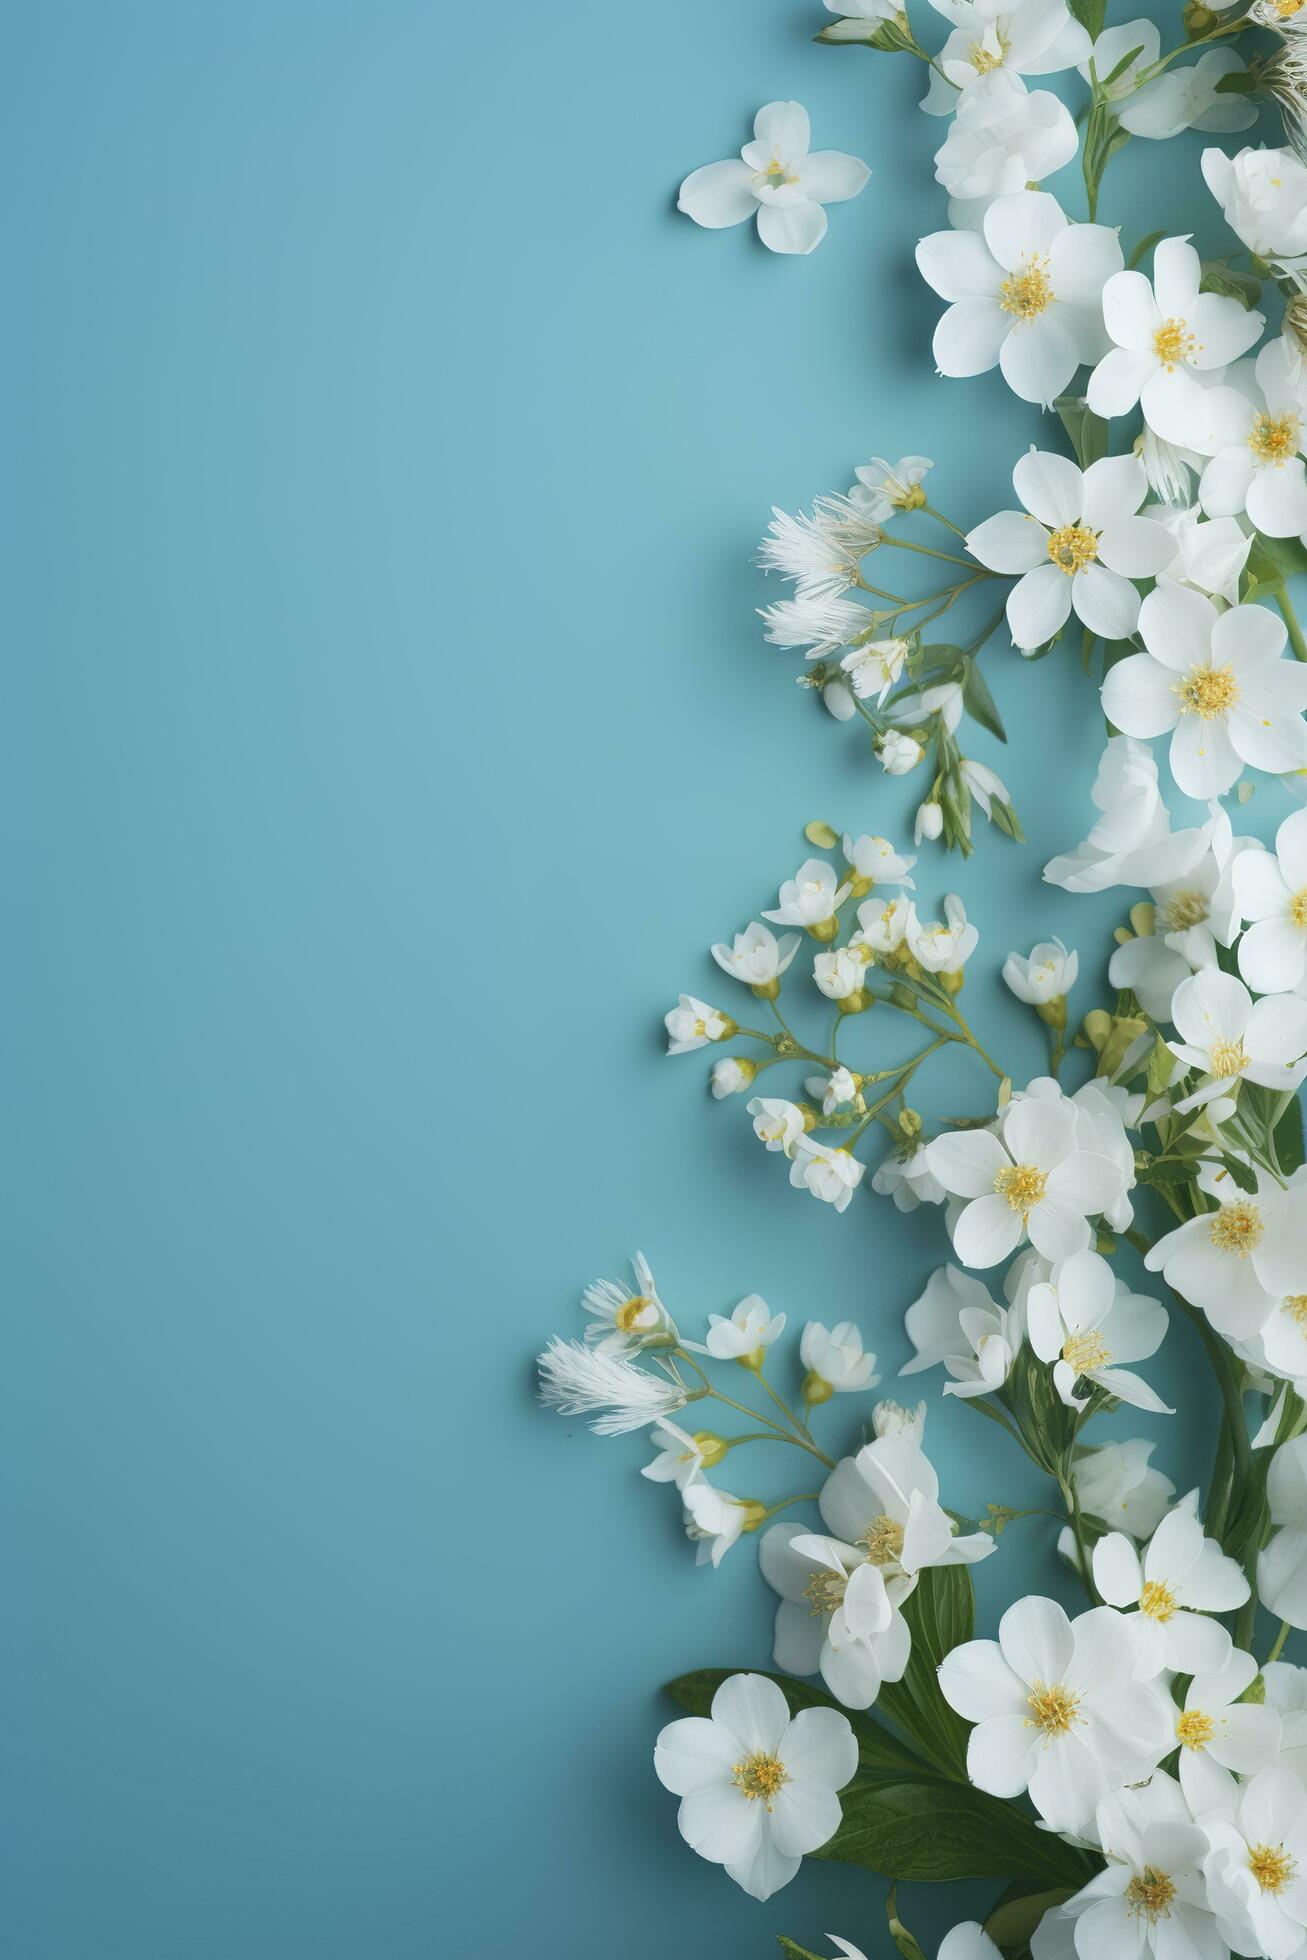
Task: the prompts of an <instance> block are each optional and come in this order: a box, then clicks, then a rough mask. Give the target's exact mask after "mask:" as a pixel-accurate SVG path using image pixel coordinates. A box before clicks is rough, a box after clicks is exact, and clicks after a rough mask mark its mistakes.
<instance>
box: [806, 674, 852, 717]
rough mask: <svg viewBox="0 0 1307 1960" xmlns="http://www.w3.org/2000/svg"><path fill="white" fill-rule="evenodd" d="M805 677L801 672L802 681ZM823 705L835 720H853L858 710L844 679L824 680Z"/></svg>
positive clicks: (822, 690)
mask: <svg viewBox="0 0 1307 1960" xmlns="http://www.w3.org/2000/svg"><path fill="white" fill-rule="evenodd" d="M805 678H806V677H805V676H804V675H802V674H800V676H799V680H800V682H802V681H803V680H804V679H805ZM821 705H822V707H823V708H824V709H825V710H826V712H827V714H828V715H830V716H831V717H832V718H833V719H834V720H835V721H852V720H853V717H854V715H856V714H857V712H858V708H857V703H856V702H855V701H854V699H853V696H852V694H851V693H850V691H849V689H848V688H847V687H846V686H845V685H844V682H843V681H823V683H822V689H821Z"/></svg>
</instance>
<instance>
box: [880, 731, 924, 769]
mask: <svg viewBox="0 0 1307 1960" xmlns="http://www.w3.org/2000/svg"><path fill="white" fill-rule="evenodd" d="M925 753H926V751H925V750H924V749H923V748H922V746H921V743H920V742H919V741H918V740H917V739H916V737H915V736H914V735H906V734H904V732H903V730H902V729H901V728H889V729H887V730H886V731H885V733H884V735H882V737H881V739H880V741H879V742H878V743H877V745H876V760H877V762H879V764H880V766H881V768H882V769H883V770H884V771H885V774H886V775H887V776H906V775H907V773H908V771H909V770H910V769H915V768H916V766H917V764H918V763H919V762H920V761H921V758H922V756H923V755H925Z"/></svg>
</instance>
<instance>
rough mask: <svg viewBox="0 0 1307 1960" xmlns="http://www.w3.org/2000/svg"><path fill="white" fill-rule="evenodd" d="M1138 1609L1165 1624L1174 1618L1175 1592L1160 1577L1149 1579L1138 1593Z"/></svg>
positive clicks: (1151, 1618)
mask: <svg viewBox="0 0 1307 1960" xmlns="http://www.w3.org/2000/svg"><path fill="white" fill-rule="evenodd" d="M1139 1611H1140V1612H1141V1613H1145V1614H1147V1616H1148V1618H1149V1619H1150V1620H1158V1621H1160V1622H1161V1624H1162V1625H1163V1626H1165V1625H1166V1623H1167V1621H1168V1620H1173V1619H1174V1618H1175V1594H1174V1593H1173V1592H1172V1591H1171V1588H1170V1587H1169V1586H1164V1585H1163V1584H1162V1582H1161V1580H1160V1579H1150V1580H1149V1581H1148V1584H1147V1585H1146V1586H1145V1587H1144V1589H1143V1591H1142V1592H1141V1593H1140V1595H1139Z"/></svg>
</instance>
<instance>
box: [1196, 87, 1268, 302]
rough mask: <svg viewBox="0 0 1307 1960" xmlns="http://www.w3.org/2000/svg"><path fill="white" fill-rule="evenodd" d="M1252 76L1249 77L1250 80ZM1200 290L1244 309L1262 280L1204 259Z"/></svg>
mask: <svg viewBox="0 0 1307 1960" xmlns="http://www.w3.org/2000/svg"><path fill="white" fill-rule="evenodd" d="M1251 79H1252V77H1251V76H1250V77H1249V80H1250V81H1251ZM1199 290H1200V291H1202V292H1204V293H1216V294H1218V295H1219V296H1220V298H1222V299H1237V300H1238V302H1239V304H1240V306H1242V307H1243V308H1244V310H1245V311H1248V310H1250V309H1251V308H1252V307H1254V306H1256V304H1257V302H1258V300H1259V299H1260V298H1261V295H1262V282H1261V280H1260V279H1254V278H1253V276H1252V274H1251V273H1249V272H1236V271H1235V270H1234V267H1233V266H1231V265H1227V264H1226V262H1225V260H1224V259H1204V260H1203V276H1202V281H1201V285H1200V288H1199Z"/></svg>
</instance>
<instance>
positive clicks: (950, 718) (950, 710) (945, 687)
mask: <svg viewBox="0 0 1307 1960" xmlns="http://www.w3.org/2000/svg"><path fill="white" fill-rule="evenodd" d="M964 705H965V703H964V702H963V699H962V687H961V683H960V682H958V681H933V682H932V683H931V684H930V686H929V687H922V688H918V690H917V692H916V693H915V694H905V695H901V696H900V698H899V700H898V701H897V702H896V703H895V704H894V712H895V714H896V715H897V716H898V718H899V720H900V721H907V722H918V721H926V720H928V719H929V718H930V716H931V715H938V716H939V718H940V721H941V723H942V724H943V726H944V727H945V728H946V729H947V730H948V732H949V734H950V735H951V734H952V733H953V731H954V729H955V728H956V727H957V725H958V723H959V722H960V721H961V719H962V710H963V707H964Z"/></svg>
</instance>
